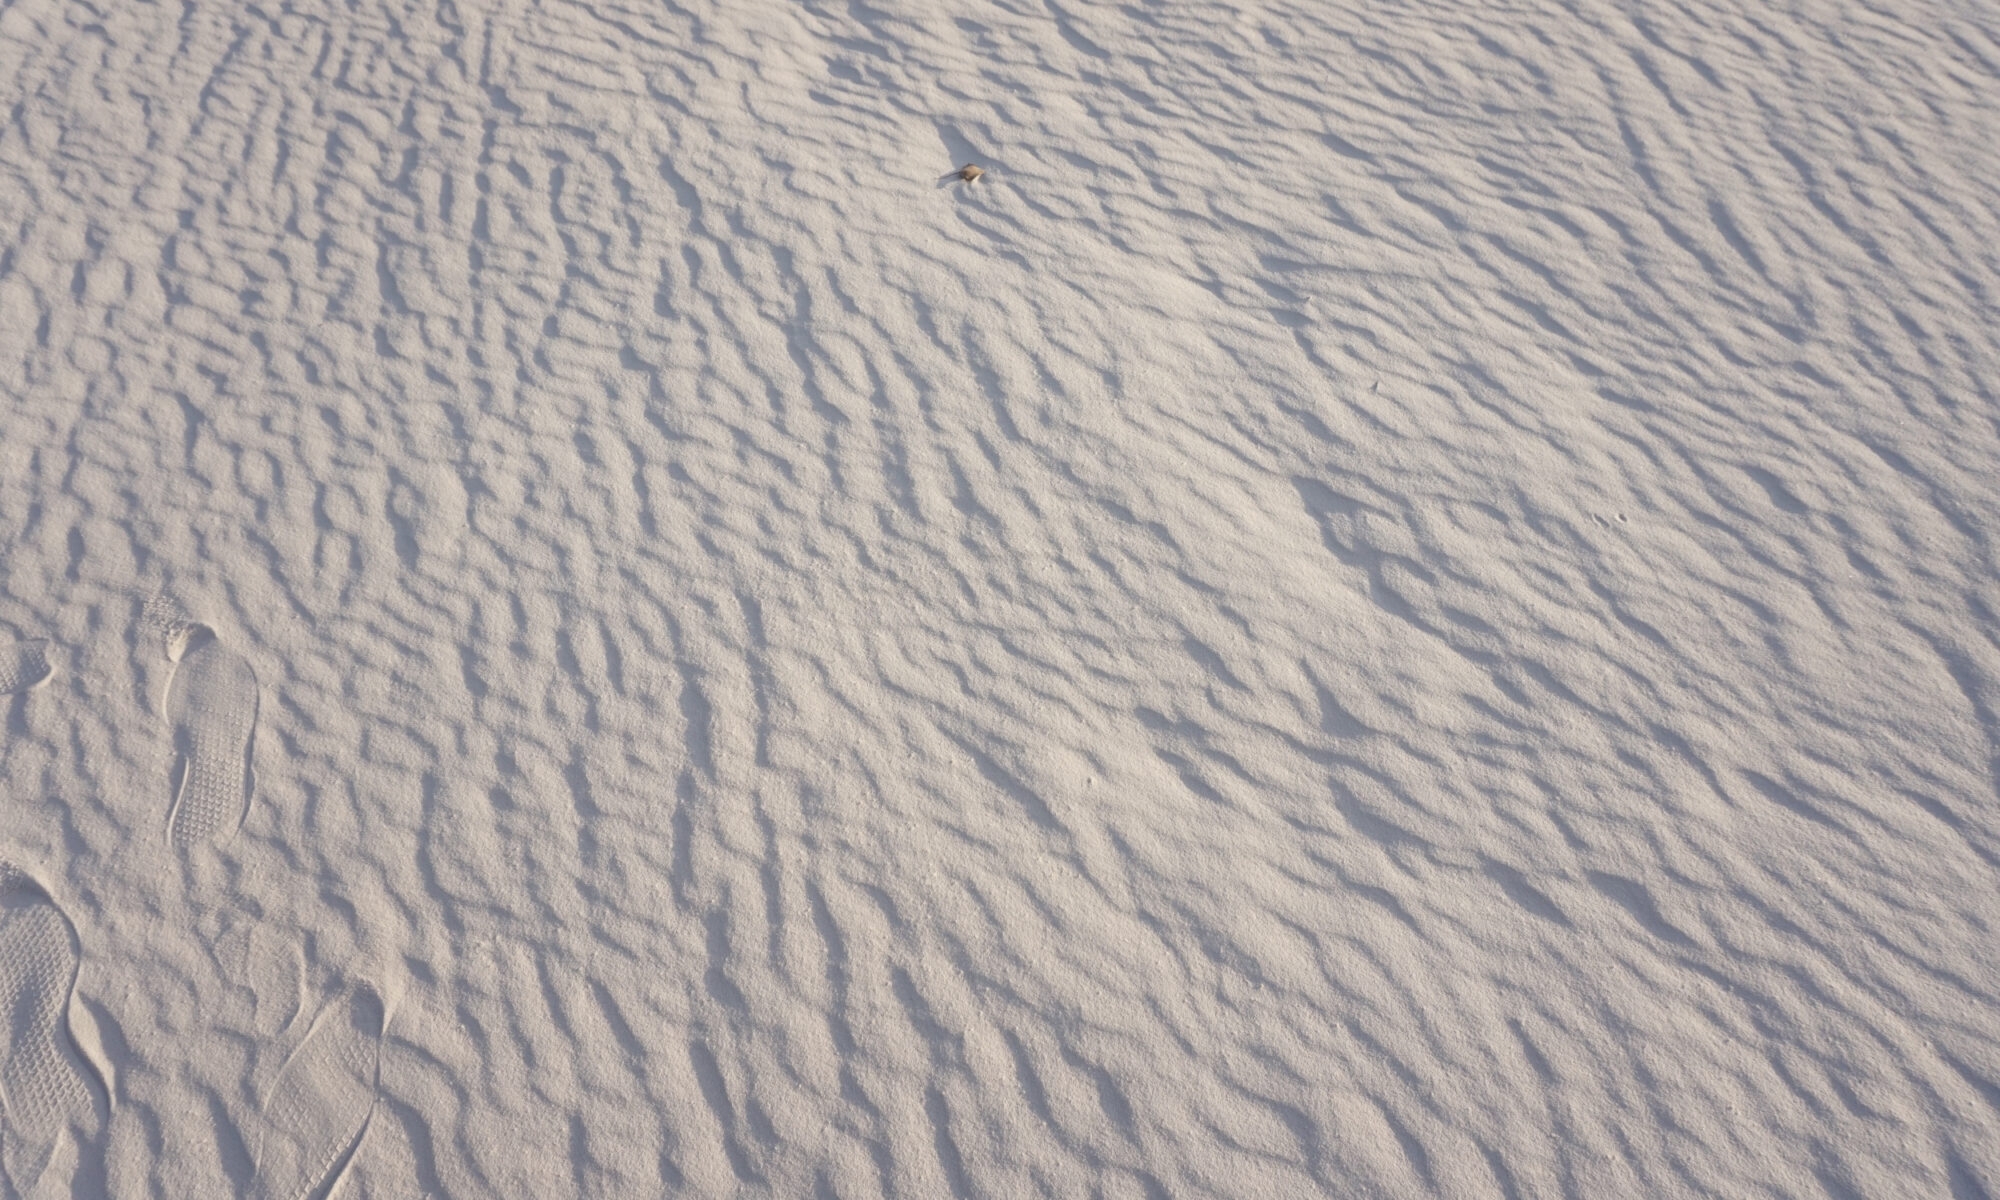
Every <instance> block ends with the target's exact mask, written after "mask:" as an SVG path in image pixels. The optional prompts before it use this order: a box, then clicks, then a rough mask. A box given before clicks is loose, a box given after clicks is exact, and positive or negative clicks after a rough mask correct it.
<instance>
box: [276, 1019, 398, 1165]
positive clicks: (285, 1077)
mask: <svg viewBox="0 0 2000 1200" xmlns="http://www.w3.org/2000/svg"><path fill="white" fill-rule="evenodd" d="M382 1022H383V1011H382V999H381V997H379V996H377V995H376V994H375V991H374V989H373V988H370V987H368V986H366V985H365V984H364V985H362V986H359V987H356V988H354V989H353V990H351V991H349V992H347V993H345V994H344V995H342V996H340V997H338V998H336V999H335V1000H333V1001H332V1002H331V1003H329V1004H328V1005H327V1006H326V1007H325V1008H324V1009H322V1010H321V1011H320V1014H319V1016H318V1017H317V1018H316V1019H315V1020H314V1021H313V1027H312V1030H311V1031H310V1032H309V1033H307V1034H306V1039H305V1041H304V1042H302V1043H301V1044H300V1045H299V1048H298V1049H297V1050H296V1051H294V1052H293V1053H292V1057H291V1060H290V1061H289V1062H287V1063H286V1064H285V1069H284V1070H283V1071H282V1072H281V1073H280V1074H279V1076H278V1081H277V1083H276V1084H274V1085H273V1086H272V1089H271V1098H270V1100H269V1102H268V1103H266V1104H265V1106H264V1135H263V1141H262V1144H261V1146H260V1147H259V1149H258V1152H257V1176H256V1183H255V1186H254V1187H252V1189H251V1195H252V1196H253V1197H255V1198H256V1200H305V1198H306V1197H311V1196H324V1195H327V1194H328V1193H329V1192H330V1191H331V1190H332V1185H333V1184H334V1183H336V1182H338V1178H339V1176H340V1175H341V1174H342V1172H344V1171H345V1170H346V1169H347V1165H348V1163H349V1162H351V1161H352V1160H353V1158H354V1151H355V1148H356V1147H358V1146H359V1145H360V1144H361V1137H362V1135H363V1134H364V1133H366V1132H367V1130H368V1118H369V1114H370V1113H371V1112H372V1111H373V1110H374V1107H375V1077H376V1071H377V1065H378V1063H379V1062H380V1059H381V1045H382Z"/></svg>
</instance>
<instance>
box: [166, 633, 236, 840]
mask: <svg viewBox="0 0 2000 1200" xmlns="http://www.w3.org/2000/svg"><path fill="white" fill-rule="evenodd" d="M167 719H168V720H169V721H170V722H171V723H172V725H173V736H174V765H173V775H172V778H173V808H172V810H171V815H170V816H169V818H168V838H169V840H170V841H171V842H172V843H173V846H174V849H175V850H177V851H180V852H182V853H185V852H186V851H188V850H189V849H191V848H192V847H194V846H197V845H200V844H202V843H206V842H217V841H222V840H226V839H227V838H228V837H229V836H230V835H231V834H233V833H235V832H236V829H237V828H238V827H239V826H240V825H242V824H243V817H244V814H245V813H247V812H248V811H249V808H250V791H251V786H252V774H251V769H250V747H251V742H252V740H253V739H254V738H255V737H256V733H257V676H256V673H255V672H253V671H252V670H251V669H250V664H249V663H247V662H245V661H243V659H242V657H241V656H239V655H237V654H235V653H232V652H231V651H230V650H228V649H227V648H225V647H224V646H223V645H222V644H221V643H220V642H219V641H217V640H216V638H215V635H214V634H213V633H212V632H211V631H210V630H208V629H207V628H205V627H202V626H196V627H195V628H194V629H193V631H192V632H191V633H190V634H189V635H188V637H187V639H186V643H185V645H184V647H183V648H182V650H181V654H180V661H179V662H178V664H177V665H176V667H175V670H174V677H173V682H172V683H171V685H170V686H169V689H168V692H167Z"/></svg>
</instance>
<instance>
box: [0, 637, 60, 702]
mask: <svg viewBox="0 0 2000 1200" xmlns="http://www.w3.org/2000/svg"><path fill="white" fill-rule="evenodd" d="M45 645H46V643H43V642H15V643H13V644H12V645H8V646H0V696H4V695H7V694H8V693H10V692H25V691H27V690H28V689H29V688H31V687H34V686H35V685H36V684H38V683H41V682H42V681H43V680H45V679H47V678H48V677H49V675H50V674H51V673H52V670H53V669H52V668H51V667H50V666H49V656H48V651H47V650H46V649H45Z"/></svg>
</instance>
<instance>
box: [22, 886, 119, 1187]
mask: <svg viewBox="0 0 2000 1200" xmlns="http://www.w3.org/2000/svg"><path fill="white" fill-rule="evenodd" d="M76 966H77V944H76V932H75V931H74V930H73V929H71V928H70V924H69V919H68V918H67V917H65V916H63V914H62V910H61V909H59V908H57V907H56V906H55V902H54V901H52V900H50V899H49V897H48V893H46V892H44V891H43V890H42V889H41V887H40V886H38V885H37V884H36V883H35V882H34V880H32V879H30V878H29V877H28V876H27V875H26V874H25V873H24V872H22V871H20V870H18V869H17V868H15V867H13V866H10V865H8V864H6V863H0V1006H4V1007H0V1014H4V1024H0V1038H4V1041H0V1167H4V1169H5V1172H6V1177H7V1181H8V1182H10V1183H12V1184H13V1186H14V1189H15V1192H17V1193H19V1194H20V1195H22V1196H37V1195H47V1194H58V1193H60V1194H65V1195H66V1194H67V1192H68V1181H69V1177H70V1176H71V1175H72V1174H74V1171H75V1168H76V1165H77V1164H76V1152H77V1151H78V1150H79V1149H80V1148H81V1147H82V1146H83V1145H85V1144H88V1143H89V1142H91V1141H92V1140H94V1139H95V1137H96V1135H97V1132H98V1130H99V1129H101V1128H102V1127H103V1124H104V1119H105V1117H106V1115H107V1110H108V1108H109V1098H108V1096H107V1095H106V1093H105V1090H104V1084H103V1081H102V1080H101V1079H100V1077H99V1076H98V1074H97V1072H96V1070H95V1069H93V1068H92V1067H91V1065H90V1062H89V1060H88V1059H86V1058H84V1056H83V1055H82V1054H81V1053H80V1052H79V1051H78V1050H77V1048H76V1042H75V1041H74V1040H73V1039H72V1037H71V1036H70V1029H69V1000H70V992H71V990H72V989H73V988H74V987H75V986H76ZM65 1142H67V1146H66V1145H65ZM66 1151H67V1153H66ZM65 1159H67V1160H68V1161H67V1163H66V1168H67V1169H65V1165H64V1160H65ZM52 1167H54V1168H55V1169H53V1170H52V1169H51V1168H52Z"/></svg>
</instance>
